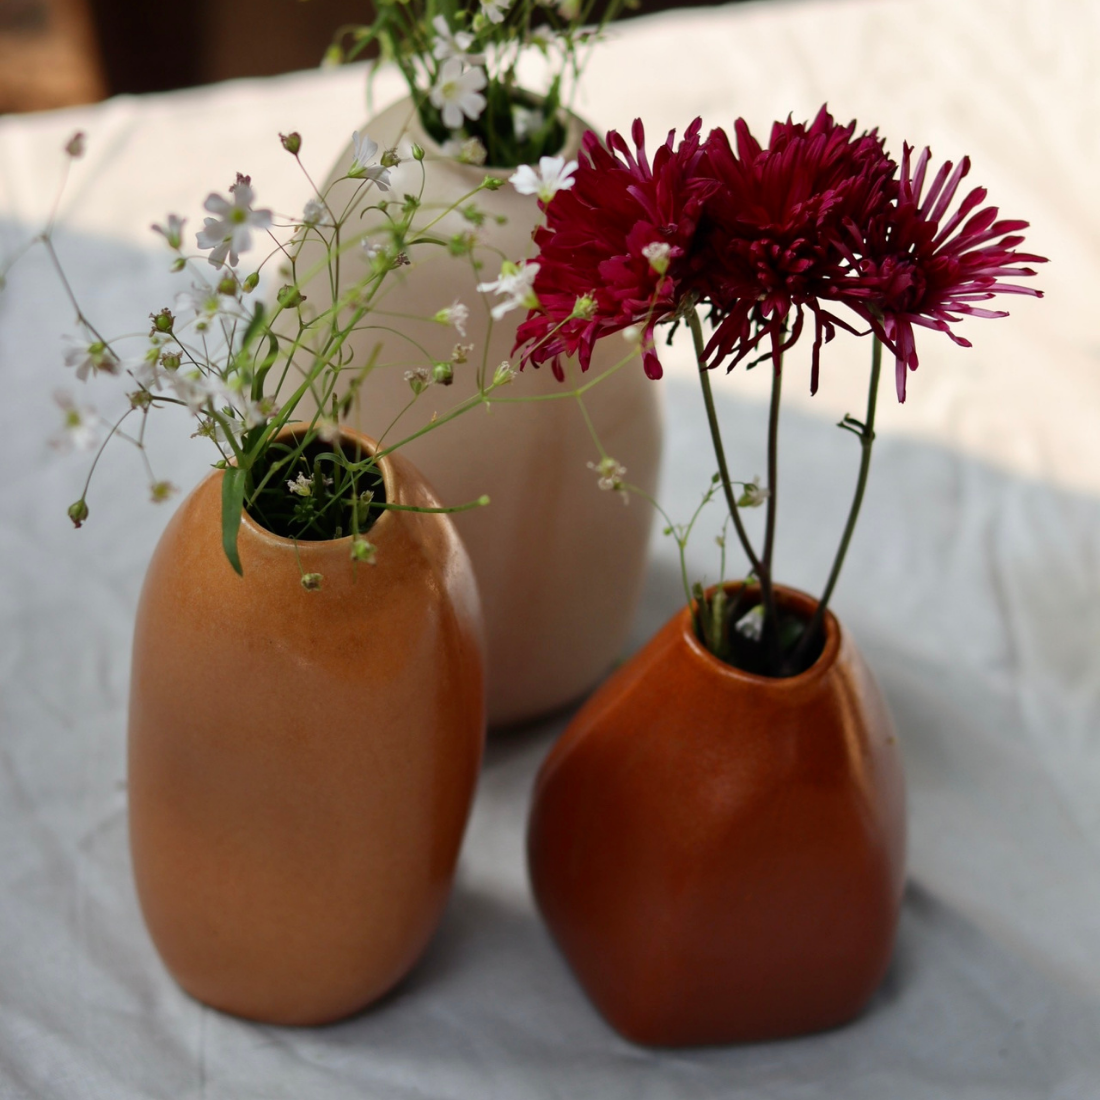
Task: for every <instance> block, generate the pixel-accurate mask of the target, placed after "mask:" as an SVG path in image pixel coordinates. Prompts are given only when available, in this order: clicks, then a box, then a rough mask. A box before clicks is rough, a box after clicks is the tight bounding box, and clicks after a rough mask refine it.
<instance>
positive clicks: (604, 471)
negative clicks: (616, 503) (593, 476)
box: [588, 455, 629, 501]
mask: <svg viewBox="0 0 1100 1100" xmlns="http://www.w3.org/2000/svg"><path fill="white" fill-rule="evenodd" d="M588 468H589V469H590V470H595V471H596V473H597V474H598V475H599V477H598V478H597V480H596V484H597V485H598V486H599V487H600V488H601V489H605V490H607V491H609V492H616V493H622V494H623V500H624V501H626V500H629V497H628V496H627V495H626V486H625V485H624V484H623V478H624V477H626V467H625V466H623V465H621V464H620V463H618V462H616V461H615V459H613V458H612V457H611V456H610V455H605V456H604V457H603V458H601V459H600V461H599V462H590V463H588Z"/></svg>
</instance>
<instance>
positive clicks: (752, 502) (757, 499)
mask: <svg viewBox="0 0 1100 1100" xmlns="http://www.w3.org/2000/svg"><path fill="white" fill-rule="evenodd" d="M769 496H771V492H770V490H768V489H766V488H764V487H763V486H762V485H761V484H760V476H759V475H757V476H756V477H754V478H753V479H752V481H749V482H746V483H745V485H744V486H743V491H742V493H741V498H740V500H738V502H737V507H738V508H759V507H760V505H761V504H763V503H764V501H766V500H767V499H768V497H769Z"/></svg>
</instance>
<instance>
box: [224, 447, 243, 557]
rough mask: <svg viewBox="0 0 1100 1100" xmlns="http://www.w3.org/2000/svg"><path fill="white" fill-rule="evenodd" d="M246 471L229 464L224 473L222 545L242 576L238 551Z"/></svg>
mask: <svg viewBox="0 0 1100 1100" xmlns="http://www.w3.org/2000/svg"><path fill="white" fill-rule="evenodd" d="M244 482H245V471H244V470H242V469H241V468H240V467H239V466H229V467H227V468H226V471H225V473H224V474H222V547H223V549H224V550H225V556H226V557H227V558H228V559H229V564H230V565H231V566H233V568H234V570H235V571H236V572H237V574H238V575H239V576H241V577H243V576H244V570H243V569H242V568H241V558H240V555H239V554H238V553H237V532H238V531H239V530H240V527H241V511H242V510H243V508H244Z"/></svg>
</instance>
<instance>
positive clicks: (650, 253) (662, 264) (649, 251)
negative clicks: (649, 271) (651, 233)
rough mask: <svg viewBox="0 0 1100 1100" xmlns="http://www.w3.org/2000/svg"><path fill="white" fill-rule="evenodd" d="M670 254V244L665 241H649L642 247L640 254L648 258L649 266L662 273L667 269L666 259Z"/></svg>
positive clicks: (659, 273)
mask: <svg viewBox="0 0 1100 1100" xmlns="http://www.w3.org/2000/svg"><path fill="white" fill-rule="evenodd" d="M671 254H672V245H670V244H669V243H668V242H667V241H650V243H649V244H647V245H646V246H645V248H643V249H642V255H643V256H644V257H645V258H646V259H647V260H649V266H650V267H651V268H653V270H654V271H656V272H657V274H658V275H663V274H664V273H665V272H666V271H667V270H668V259H669V256H670V255H671Z"/></svg>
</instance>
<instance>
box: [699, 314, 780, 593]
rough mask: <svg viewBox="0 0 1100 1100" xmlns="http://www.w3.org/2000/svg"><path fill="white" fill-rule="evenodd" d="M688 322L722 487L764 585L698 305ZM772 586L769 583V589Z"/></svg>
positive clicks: (744, 543) (762, 568) (743, 541)
mask: <svg viewBox="0 0 1100 1100" xmlns="http://www.w3.org/2000/svg"><path fill="white" fill-rule="evenodd" d="M688 324H689V325H690V326H691V335H692V337H693V339H694V341H695V358H696V362H697V363H698V366H699V384H700V386H702V388H703V403H704V404H705V405H706V409H707V424H708V425H709V426H710V437H711V440H712V442H713V443H714V457H715V458H716V459H717V460H718V476H719V477H720V478H721V481H722V491H723V492H724V493H725V496H726V504H727V505H728V507H729V511H730V518H731V519H732V520H733V526H734V530H736V531H737V537H738V539H739V540H740V542H741V546H742V548H743V549H744V551H745V555H746V556H747V557H748V559H749V564H750V565H751V566H752V570H753V572H754V573H755V574H756V577H757V579H758V580H759V581H760V582H761V587H763V583H764V574H765V572H766V569H765V566H764V563H763V562H762V561H761V560H760V559H759V558H758V557H757V556H756V551H755V550H754V549H753V547H752V543H751V542H750V541H749V536H748V533H747V532H746V531H745V527H744V524H742V522H741V513H740V511H739V510H738V507H737V500H736V498H735V497H734V495H733V482H732V481H731V480H730V473H729V467H728V466H727V465H726V451H725V448H724V447H723V446H722V433H721V429H720V428H719V426H718V413H717V411H716V410H715V408H714V394H713V393H711V388H710V372H709V371H708V370H707V368H706V367H705V366H703V347H704V342H703V328H702V325H701V323H700V321H699V314H698V312H697V311H696V310H694V309H693V310H691V312H690V313H689V314H688ZM769 582H770V578H769ZM770 587H771V586H770V583H769V591H770Z"/></svg>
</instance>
